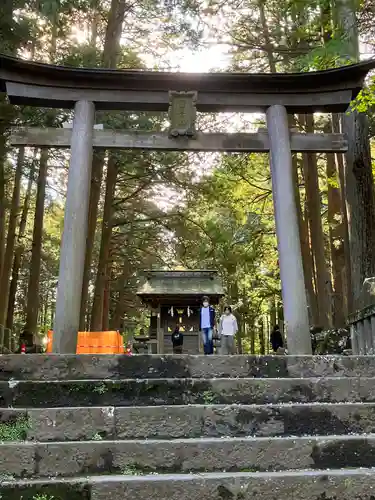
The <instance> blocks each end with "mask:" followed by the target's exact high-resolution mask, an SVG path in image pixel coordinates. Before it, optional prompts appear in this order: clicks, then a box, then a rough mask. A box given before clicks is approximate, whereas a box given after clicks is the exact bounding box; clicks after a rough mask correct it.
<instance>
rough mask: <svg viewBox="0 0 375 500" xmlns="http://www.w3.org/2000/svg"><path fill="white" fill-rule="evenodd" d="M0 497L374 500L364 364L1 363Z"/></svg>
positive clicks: (373, 392)
mask: <svg viewBox="0 0 375 500" xmlns="http://www.w3.org/2000/svg"><path fill="white" fill-rule="evenodd" d="M0 498H1V500H20V499H21V498H22V500H78V499H80V500H81V499H82V500H83V499H85V500H104V498H105V500H108V498H111V500H117V499H118V500H120V499H121V500H123V499H132V500H137V499H142V500H143V499H145V498H150V499H157V500H167V499H168V500H177V499H178V500H250V499H253V498H255V499H259V500H260V499H262V500H349V499H350V500H354V499H356V500H375V357H370V356H366V357H337V356H336V357H335V356H327V357H326V356H324V357H311V356H291V357H289V356H269V357H267V356H266V357H256V356H226V357H225V356H212V357H204V356H134V357H128V356H107V355H105V356H61V357H59V356H49V355H28V356H27V357H25V356H20V355H19V356H0Z"/></svg>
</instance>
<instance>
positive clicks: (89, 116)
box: [52, 101, 95, 354]
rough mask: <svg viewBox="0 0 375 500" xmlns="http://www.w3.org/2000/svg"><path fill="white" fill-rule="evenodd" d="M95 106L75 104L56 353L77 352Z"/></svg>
mask: <svg viewBox="0 0 375 500" xmlns="http://www.w3.org/2000/svg"><path fill="white" fill-rule="evenodd" d="M94 117H95V106H94V104H93V103H92V102H90V101H78V102H77V103H76V104H75V107H74V121H73V133H72V140H71V149H70V166H69V175H68V189H67V195H66V204H65V215H64V232H63V236H62V241H61V254H60V268H59V282H58V287H57V297H56V313H55V323H54V329H53V346H52V350H53V352H54V353H62V354H75V353H76V350H77V335H78V328H79V314H80V308H81V291H82V281H83V269H84V263H85V252H86V235H87V223H88V208H89V199H90V183H91V166H92V154H93V129H94Z"/></svg>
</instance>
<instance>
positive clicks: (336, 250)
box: [327, 154, 346, 328]
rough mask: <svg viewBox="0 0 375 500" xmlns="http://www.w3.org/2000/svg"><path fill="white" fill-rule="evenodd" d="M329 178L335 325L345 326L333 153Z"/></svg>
mask: <svg viewBox="0 0 375 500" xmlns="http://www.w3.org/2000/svg"><path fill="white" fill-rule="evenodd" d="M327 180H328V225H329V241H330V250H331V261H332V276H333V289H334V293H333V297H332V298H333V326H334V327H335V328H342V327H344V326H345V317H346V314H345V310H344V288H343V269H344V267H345V252H344V240H343V223H342V221H340V219H341V196H340V190H339V188H338V187H336V185H335V184H336V182H337V172H336V166H335V158H334V156H333V154H327Z"/></svg>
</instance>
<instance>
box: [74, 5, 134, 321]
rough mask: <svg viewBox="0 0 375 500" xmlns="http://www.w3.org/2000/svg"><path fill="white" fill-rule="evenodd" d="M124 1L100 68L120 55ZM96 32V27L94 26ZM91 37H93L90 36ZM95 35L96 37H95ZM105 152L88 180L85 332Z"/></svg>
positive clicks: (112, 21)
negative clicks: (89, 187) (89, 185)
mask: <svg viewBox="0 0 375 500" xmlns="http://www.w3.org/2000/svg"><path fill="white" fill-rule="evenodd" d="M126 6H127V3H126V0H112V2H111V9H110V12H109V16H108V24H107V30H106V36H105V42H104V49H103V57H102V66H103V67H104V68H116V66H117V62H118V58H119V55H120V38H121V33H122V25H123V23H124V19H125V10H126ZM93 29H95V30H96V24H93ZM92 35H93V36H94V33H92ZM96 35H97V34H96V33H95V36H96ZM102 117H103V114H102V113H100V114H99V113H98V114H97V120H100V119H101V118H102ZM104 158H105V154H104V152H98V151H96V152H94V157H93V164H92V176H91V189H90V202H89V220H88V228H87V238H86V255H85V264H84V271H83V283H82V298H81V311H80V329H82V330H83V329H85V326H88V325H85V323H86V322H85V317H86V314H87V303H88V293H89V292H88V289H89V282H90V270H91V263H92V251H93V247H94V241H95V231H96V222H97V217H98V204H99V199H100V187H101V181H102V176H103V165H104Z"/></svg>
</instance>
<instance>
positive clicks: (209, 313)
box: [200, 296, 215, 354]
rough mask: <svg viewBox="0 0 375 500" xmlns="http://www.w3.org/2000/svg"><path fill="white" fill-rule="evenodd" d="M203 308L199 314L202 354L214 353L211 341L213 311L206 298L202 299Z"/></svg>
mask: <svg viewBox="0 0 375 500" xmlns="http://www.w3.org/2000/svg"><path fill="white" fill-rule="evenodd" d="M202 302H203V307H201V312H200V329H201V332H202V340H203V348H204V354H213V353H214V343H213V340H212V336H213V332H214V327H215V309H214V308H213V307H211V306H210V301H209V298H208V297H207V296H204V297H203V301H202Z"/></svg>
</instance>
